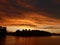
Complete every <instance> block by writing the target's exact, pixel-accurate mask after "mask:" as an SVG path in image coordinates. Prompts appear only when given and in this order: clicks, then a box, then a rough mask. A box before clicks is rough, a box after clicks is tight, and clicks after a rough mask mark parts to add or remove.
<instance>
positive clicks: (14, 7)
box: [0, 0, 60, 29]
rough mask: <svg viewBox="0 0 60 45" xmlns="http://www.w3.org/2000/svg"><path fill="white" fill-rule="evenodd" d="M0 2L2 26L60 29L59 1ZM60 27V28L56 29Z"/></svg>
mask: <svg viewBox="0 0 60 45" xmlns="http://www.w3.org/2000/svg"><path fill="white" fill-rule="evenodd" d="M0 2H1V4H0V25H1V26H7V27H8V26H12V27H13V26H16V27H18V26H19V27H21V28H31V29H32V28H36V29H49V28H50V29H60V5H59V4H60V3H59V2H60V1H59V0H46V1H45V0H0ZM41 2H42V3H41ZM58 25H59V27H56V26H58ZM8 28H9V27H8ZM9 29H13V28H9ZM15 29H17V28H15Z"/></svg>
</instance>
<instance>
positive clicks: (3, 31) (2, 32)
mask: <svg viewBox="0 0 60 45" xmlns="http://www.w3.org/2000/svg"><path fill="white" fill-rule="evenodd" d="M6 34H7V29H6V27H2V26H0V37H2V36H5V35H6Z"/></svg>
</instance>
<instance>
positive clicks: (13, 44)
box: [0, 36, 60, 45]
mask: <svg viewBox="0 0 60 45" xmlns="http://www.w3.org/2000/svg"><path fill="white" fill-rule="evenodd" d="M0 45H60V36H50V37H15V36H6V37H4V38H0Z"/></svg>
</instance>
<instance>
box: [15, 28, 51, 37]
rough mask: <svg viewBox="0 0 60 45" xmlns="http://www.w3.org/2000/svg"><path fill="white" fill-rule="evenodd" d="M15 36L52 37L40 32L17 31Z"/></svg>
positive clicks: (47, 33) (49, 34)
mask: <svg viewBox="0 0 60 45" xmlns="http://www.w3.org/2000/svg"><path fill="white" fill-rule="evenodd" d="M14 35H16V36H51V33H49V32H46V31H40V30H30V29H29V30H27V29H25V30H22V31H20V30H17V31H16V32H15V33H14Z"/></svg>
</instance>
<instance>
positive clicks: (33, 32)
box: [0, 26, 60, 37]
mask: <svg viewBox="0 0 60 45" xmlns="http://www.w3.org/2000/svg"><path fill="white" fill-rule="evenodd" d="M6 35H14V36H51V35H60V34H56V33H50V32H47V31H40V30H30V29H29V30H27V29H23V30H22V31H20V30H17V31H16V32H9V33H8V32H7V29H6V27H2V26H0V37H3V36H6Z"/></svg>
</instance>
